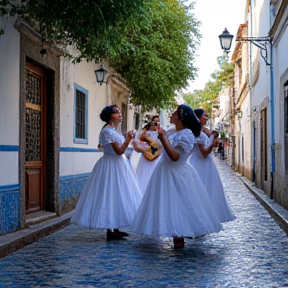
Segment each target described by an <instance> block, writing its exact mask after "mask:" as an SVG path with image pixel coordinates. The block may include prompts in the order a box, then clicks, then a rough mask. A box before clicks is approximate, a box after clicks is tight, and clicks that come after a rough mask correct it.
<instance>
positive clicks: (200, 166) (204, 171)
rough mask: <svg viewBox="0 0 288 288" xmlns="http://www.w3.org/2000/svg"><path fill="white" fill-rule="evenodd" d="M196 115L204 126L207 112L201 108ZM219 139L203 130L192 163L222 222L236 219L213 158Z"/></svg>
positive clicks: (197, 139)
mask: <svg viewBox="0 0 288 288" xmlns="http://www.w3.org/2000/svg"><path fill="white" fill-rule="evenodd" d="M194 112H195V114H196V116H197V117H198V119H199V120H200V122H201V124H202V126H203V127H204V126H205V125H206V122H207V117H208V116H207V114H206V113H205V111H204V110H203V109H201V108H199V109H195V110H194ZM217 145H218V141H217V139H215V135H214V133H211V132H210V137H208V136H207V134H206V133H204V132H203V131H202V132H201V134H200V136H199V138H196V142H195V146H194V150H193V154H192V156H191V157H190V163H191V165H192V166H193V167H194V168H195V169H196V170H197V172H198V174H199V176H200V178H201V180H202V182H203V184H204V186H205V188H206V190H207V192H208V195H209V197H210V200H211V203H212V205H213V208H214V210H215V212H216V213H217V216H218V218H219V220H220V221H221V223H223V222H228V221H232V220H234V219H235V216H234V215H233V213H232V211H231V208H230V206H229V204H228V202H227V199H226V195H225V192H224V188H223V185H222V182H221V178H220V175H219V172H218V169H217V167H216V164H215V162H214V160H213V153H212V151H213V148H214V147H217Z"/></svg>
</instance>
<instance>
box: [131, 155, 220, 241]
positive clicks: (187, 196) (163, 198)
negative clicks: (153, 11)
mask: <svg viewBox="0 0 288 288" xmlns="http://www.w3.org/2000/svg"><path fill="white" fill-rule="evenodd" d="M178 162H179V161H177V162H172V161H170V160H167V159H165V158H164V157H162V159H161V161H160V162H159V163H158V165H157V167H156V169H155V170H154V173H153V175H152V177H151V179H150V182H149V184H148V186H147V189H146V191H145V194H144V196H143V200H142V202H141V204H140V207H139V210H138V212H137V214H136V217H135V219H134V220H133V222H132V225H131V227H132V230H133V231H135V232H137V233H141V234H147V235H154V236H161V235H163V236H164V235H166V236H178V237H181V236H190V237H197V236H203V235H206V234H209V233H213V232H219V231H220V230H221V224H220V221H219V219H218V217H217V215H216V213H215V211H214V209H213V207H212V204H211V202H210V199H209V197H208V194H207V192H206V190H205V188H204V186H203V184H202V182H201V180H200V178H199V176H198V174H197V172H196V171H195V170H194V168H193V167H192V166H191V165H190V164H189V163H188V162H187V161H185V162H184V163H183V162H182V163H181V162H180V163H178Z"/></svg>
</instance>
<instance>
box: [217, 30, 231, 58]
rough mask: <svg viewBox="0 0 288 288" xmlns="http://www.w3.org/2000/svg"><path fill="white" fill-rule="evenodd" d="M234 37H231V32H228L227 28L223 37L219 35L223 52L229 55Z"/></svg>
mask: <svg viewBox="0 0 288 288" xmlns="http://www.w3.org/2000/svg"><path fill="white" fill-rule="evenodd" d="M233 37H234V36H233V35H231V34H230V33H229V31H228V30H227V28H225V29H224V31H223V32H222V34H221V35H219V40H220V45H221V48H222V50H224V52H225V53H226V54H227V55H228V53H229V52H230V51H229V50H230V48H231V44H232V39H233Z"/></svg>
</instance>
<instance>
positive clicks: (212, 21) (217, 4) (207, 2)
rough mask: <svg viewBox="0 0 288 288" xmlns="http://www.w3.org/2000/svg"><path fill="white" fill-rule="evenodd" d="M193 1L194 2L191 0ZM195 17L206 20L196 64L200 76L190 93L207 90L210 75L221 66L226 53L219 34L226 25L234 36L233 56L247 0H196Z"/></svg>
mask: <svg viewBox="0 0 288 288" xmlns="http://www.w3.org/2000/svg"><path fill="white" fill-rule="evenodd" d="M190 2H192V1H190ZM195 2H196V4H195V10H194V14H195V17H196V18H197V19H198V20H199V21H200V22H201V23H202V24H201V26H200V33H201V34H202V39H201V46H200V48H199V49H198V50H197V51H196V55H197V56H196V62H195V66H196V67H198V68H199V72H198V77H197V78H196V79H195V81H194V82H193V83H191V84H190V86H189V87H188V89H187V91H186V92H193V90H195V89H204V86H205V83H207V82H208V81H209V80H210V75H211V74H212V73H213V72H214V71H215V70H217V69H218V68H219V65H218V63H217V57H219V56H221V55H223V51H222V49H221V47H220V42H219V38H218V36H219V35H220V34H221V33H222V32H223V30H224V29H225V28H227V29H228V31H229V32H230V33H231V34H232V35H234V38H233V42H232V47H231V52H230V53H229V59H230V58H231V55H232V53H233V50H234V46H235V39H236V34H237V30H238V27H239V25H240V24H242V23H244V20H245V7H246V0H196V1H195Z"/></svg>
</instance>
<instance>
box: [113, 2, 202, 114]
mask: <svg viewBox="0 0 288 288" xmlns="http://www.w3.org/2000/svg"><path fill="white" fill-rule="evenodd" d="M144 10H145V11H146V13H144V14H142V15H139V18H138V19H137V25H135V26H134V27H133V31H130V33H129V34H128V35H127V37H128V38H129V41H130V42H131V43H133V46H131V50H130V53H129V57H125V58H120V57H117V58H116V59H110V62H111V65H112V66H113V67H115V69H116V71H118V72H119V73H120V74H121V75H122V76H123V77H124V78H125V79H126V80H127V82H128V84H129V85H130V87H131V88H132V95H131V98H132V102H133V103H134V104H136V105H140V104H141V105H143V106H144V107H145V108H147V109H150V108H152V107H158V108H159V107H160V108H163V107H167V106H169V105H173V104H174V99H175V92H176V91H177V90H180V89H181V88H184V87H186V86H187V80H188V79H192V80H193V79H194V78H195V75H196V68H195V67H194V66H193V61H194V53H195V50H196V47H197V44H198V41H199V37H200V36H199V33H198V30H197V29H198V26H199V23H198V22H197V21H196V20H195V19H194V18H193V16H192V15H191V14H190V12H191V11H190V10H189V8H187V7H186V6H184V5H183V4H182V3H180V2H179V1H177V0H163V1H158V0H153V1H147V2H146V6H145V8H144ZM147 20H148V21H147Z"/></svg>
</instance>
